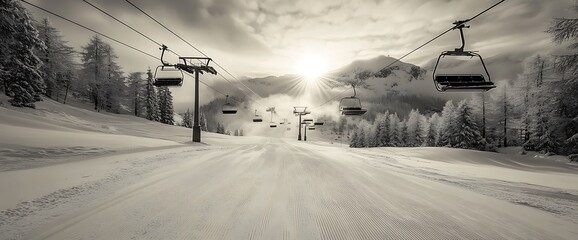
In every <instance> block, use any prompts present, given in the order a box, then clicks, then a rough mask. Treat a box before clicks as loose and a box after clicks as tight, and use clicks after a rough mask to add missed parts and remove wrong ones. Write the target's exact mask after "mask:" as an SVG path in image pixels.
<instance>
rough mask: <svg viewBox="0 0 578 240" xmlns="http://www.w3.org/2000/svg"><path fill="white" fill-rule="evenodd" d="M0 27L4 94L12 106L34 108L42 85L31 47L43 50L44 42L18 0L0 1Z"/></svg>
mask: <svg viewBox="0 0 578 240" xmlns="http://www.w3.org/2000/svg"><path fill="white" fill-rule="evenodd" d="M0 31H1V33H2V34H0V50H1V53H2V54H1V56H0V81H3V82H2V85H3V86H4V91H5V94H6V95H7V96H9V97H11V98H12V99H10V100H9V101H10V104H12V105H13V106H17V107H31V108H34V107H35V104H34V103H35V102H37V101H41V100H42V97H41V94H43V93H44V89H45V88H46V86H45V84H44V81H43V79H42V76H41V72H40V67H41V66H42V62H41V60H40V59H39V58H38V57H37V56H36V55H35V54H34V50H36V51H43V49H44V48H45V46H44V44H42V41H41V40H40V39H39V38H38V31H37V30H36V28H35V27H34V23H33V21H32V18H31V17H30V15H29V13H28V11H26V9H25V8H24V7H23V6H22V5H21V3H20V1H16V0H4V1H2V2H0Z"/></svg>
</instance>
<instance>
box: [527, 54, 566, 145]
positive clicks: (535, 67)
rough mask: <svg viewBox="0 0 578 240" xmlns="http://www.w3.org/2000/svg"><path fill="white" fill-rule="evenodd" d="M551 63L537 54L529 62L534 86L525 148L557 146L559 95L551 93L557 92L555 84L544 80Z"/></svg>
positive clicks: (549, 72) (529, 75)
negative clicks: (528, 135) (528, 132)
mask: <svg viewBox="0 0 578 240" xmlns="http://www.w3.org/2000/svg"><path fill="white" fill-rule="evenodd" d="M550 64H551V62H550V61H548V59H545V58H542V57H540V56H537V57H536V58H535V59H534V60H533V61H532V62H531V64H530V66H529V67H530V69H529V71H530V74H528V77H530V81H531V82H532V83H533V84H535V86H536V87H534V88H532V92H531V94H530V96H531V99H530V103H529V104H530V112H529V115H530V116H531V120H532V121H531V122H530V139H529V140H528V141H527V142H526V143H524V148H525V149H526V150H534V151H543V152H556V151H557V150H558V148H559V144H560V142H559V139H557V138H558V137H557V135H558V134H557V133H558V132H557V121H556V120H557V116H556V110H557V105H558V104H557V103H558V102H559V98H558V97H559V96H555V95H554V94H552V93H555V92H557V90H556V89H555V88H556V84H553V83H551V82H545V78H546V77H547V75H548V74H551V71H548V68H549V65H550Z"/></svg>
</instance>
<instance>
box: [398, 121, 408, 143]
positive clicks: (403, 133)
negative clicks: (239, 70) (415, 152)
mask: <svg viewBox="0 0 578 240" xmlns="http://www.w3.org/2000/svg"><path fill="white" fill-rule="evenodd" d="M397 128H398V129H399V130H398V135H397V141H398V142H399V146H400V147H407V146H408V144H407V120H405V119H403V120H402V121H401V122H399V124H398V125H397Z"/></svg>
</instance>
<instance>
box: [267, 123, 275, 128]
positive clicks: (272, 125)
mask: <svg viewBox="0 0 578 240" xmlns="http://www.w3.org/2000/svg"><path fill="white" fill-rule="evenodd" d="M269 127H270V128H276V127H277V124H274V123H272V124H270V125H269Z"/></svg>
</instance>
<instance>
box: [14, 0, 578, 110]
mask: <svg viewBox="0 0 578 240" xmlns="http://www.w3.org/2000/svg"><path fill="white" fill-rule="evenodd" d="M28 1H30V2H32V3H34V4H37V5H40V6H41V7H43V8H46V9H48V10H51V11H53V12H55V13H58V14H61V15H62V16H64V17H67V18H69V19H71V20H73V21H76V22H78V23H80V24H83V25H85V26H87V27H90V28H93V29H94V30H97V31H99V32H101V33H103V34H106V35H108V36H110V37H113V38H116V39H118V40H120V41H122V42H125V43H127V44H130V45H131V46H134V47H136V48H138V49H141V50H143V51H145V52H147V53H150V54H152V55H155V56H159V57H160V53H161V51H160V50H159V46H158V45H157V44H156V43H154V42H151V41H149V40H147V39H146V38H145V37H143V36H141V35H139V34H138V33H136V32H134V31H132V30H130V29H129V28H127V27H125V26H123V25H121V24H119V23H118V22H116V21H115V20H114V19H112V18H110V17H108V16H106V15H105V14H103V13H101V12H99V11H98V10H96V9H94V8H92V7H91V6H90V5H89V4H87V3H85V2H83V1H82V0H76V1H70V0H28ZM87 1H88V2H90V3H92V4H94V5H96V6H98V7H99V8H101V9H103V10H105V11H106V12H108V13H109V14H111V15H113V16H114V17H116V18H118V19H120V20H122V21H124V22H125V23H127V24H128V25H130V26H131V27H133V28H135V29H137V30H139V31H141V32H142V33H144V34H145V35H147V36H148V37H149V38H151V39H153V40H154V41H156V42H159V43H162V44H165V45H167V46H168V47H169V49H171V50H172V51H173V52H175V53H177V54H179V55H181V56H202V54H201V53H200V52H198V51H197V50H196V49H194V48H193V47H191V46H189V45H188V44H187V43H185V42H184V41H182V40H180V39H179V38H177V37H176V36H174V35H173V34H172V33H170V32H169V31H167V30H166V29H164V28H163V27H161V26H160V25H159V24H157V23H155V22H154V21H153V20H151V19H149V18H148V17H147V16H146V15H144V14H143V13H141V12H140V11H138V10H137V9H136V8H134V7H133V6H131V5H130V4H129V3H127V2H126V1H122V0H87ZM130 1H131V2H132V3H133V4H135V5H137V6H138V7H140V8H141V9H143V10H144V11H146V12H147V13H148V14H150V15H151V16H153V17H154V18H155V19H157V20H158V21H159V22H161V23H163V24H164V25H165V26H167V27H168V28H169V29H170V30H172V31H173V32H175V33H176V34H177V35H179V36H180V37H182V38H183V39H185V40H186V41H187V42H189V43H190V44H192V45H193V46H194V47H195V48H197V49H198V50H200V51H202V52H203V53H204V54H206V55H208V56H209V57H211V58H213V59H214V60H215V61H216V62H217V63H218V64H219V65H221V66H223V67H224V68H225V70H226V71H228V72H229V73H231V75H232V76H231V75H229V74H228V73H226V72H225V70H223V69H220V68H217V71H219V72H220V73H221V74H222V75H223V76H224V77H225V78H227V80H229V81H230V82H234V83H235V84H236V85H234V84H232V85H226V84H227V83H226V82H225V80H224V79H223V78H222V77H207V76H206V75H204V76H202V77H201V79H202V80H204V81H205V82H206V83H207V84H208V85H211V86H213V87H215V86H216V88H218V89H217V90H219V91H220V93H218V92H216V91H214V90H213V91H204V90H203V91H201V95H202V96H201V104H205V103H207V102H209V101H210V100H212V99H214V98H215V97H223V96H222V95H224V94H223V93H225V94H229V93H231V92H233V91H234V89H233V88H236V89H239V88H242V87H240V86H239V84H238V82H237V80H238V79H245V78H256V77H266V76H281V75H284V74H293V73H299V72H300V71H301V69H303V67H304V66H305V69H307V66H310V67H309V69H311V66H315V67H314V68H323V71H328V70H333V69H338V68H340V67H342V66H345V65H347V64H349V63H351V62H353V61H354V60H361V59H371V58H375V57H378V56H390V57H393V58H399V57H401V56H403V55H404V54H406V53H408V52H409V51H411V50H413V49H414V48H416V47H417V46H419V45H421V44H422V43H424V42H426V41H428V40H430V39H431V38H432V37H434V36H436V35H438V34H439V33H441V32H444V31H445V30H447V29H449V28H451V27H452V26H453V25H452V22H453V21H455V20H463V19H466V18H469V17H472V16H474V15H476V14H477V13H479V12H481V11H483V10H484V9H486V8H487V7H489V6H491V5H493V4H495V3H497V2H498V0H315V1H313V0H292V1H289V0H166V1H158V0H130ZM575 3H576V2H575V1H574V0H506V1H505V2H504V3H502V4H501V5H499V6H498V7H496V8H494V9H492V10H490V11H488V12H487V13H485V14H484V15H481V16H480V17H478V18H476V19H475V20H473V21H471V22H470V23H469V25H470V26H471V28H468V29H465V32H466V50H475V51H479V53H480V54H481V55H482V56H484V58H489V59H490V60H493V62H498V63H502V62H503V63H505V64H498V65H500V66H499V68H500V69H491V71H492V72H498V73H499V74H496V75H502V76H503V78H504V77H511V76H516V75H517V74H520V73H521V72H522V71H523V64H524V61H526V60H527V59H529V58H530V57H532V56H535V55H536V54H540V55H550V54H556V53H561V52H563V51H564V49H565V48H564V46H558V45H556V44H554V43H552V41H551V36H550V35H549V34H548V33H546V32H545V30H546V29H547V28H548V26H549V25H550V24H551V21H552V19H553V18H557V17H572V18H575V17H576V13H575V11H573V9H572V7H573V6H574V5H575ZM24 6H26V7H27V9H29V10H30V11H31V12H32V14H33V16H34V17H35V18H36V19H41V18H44V17H48V18H49V20H50V21H51V23H52V25H53V26H54V27H56V28H57V29H58V30H60V31H61V33H62V35H63V38H64V40H66V41H68V42H69V44H70V45H71V46H73V47H75V48H76V49H77V50H78V51H80V50H81V47H82V46H84V45H86V44H87V43H88V41H89V39H90V38H91V37H92V36H94V35H95V34H94V33H92V32H90V31H88V30H85V29H82V28H80V27H78V26H75V25H73V24H71V23H68V22H66V21H63V20H61V19H58V18H56V17H53V16H51V15H49V14H46V13H44V12H42V11H40V10H38V9H36V8H33V7H31V6H29V5H26V4H24ZM105 41H107V42H108V43H110V44H111V45H112V46H113V48H114V50H115V51H116V54H117V55H118V57H119V63H120V65H121V66H122V68H123V71H124V72H125V73H130V72H144V71H146V69H147V68H149V67H150V68H152V69H153V70H154V68H155V67H156V66H158V65H159V64H160V62H159V61H158V60H156V59H154V58H151V57H149V56H146V55H143V54H141V53H139V52H136V51H134V50H132V49H130V48H127V47H125V46H122V45H119V44H117V43H114V42H112V41H109V40H106V39H105ZM459 45H460V38H459V32H457V31H451V32H449V33H448V34H446V35H444V36H442V37H441V38H439V39H437V40H436V41H434V42H432V43H431V44H428V45H427V46H425V47H423V48H422V49H420V50H418V51H416V52H414V53H413V54H411V55H409V56H408V57H406V58H405V59H403V61H404V62H406V63H411V64H415V65H418V66H422V67H427V66H428V65H431V62H432V60H433V59H436V58H437V56H438V55H439V53H440V52H442V51H444V50H452V49H454V48H456V47H459ZM165 61H168V62H171V63H174V62H176V61H178V59H177V58H176V57H175V56H174V55H169V57H168V58H165ZM318 62H322V63H323V64H319V63H318ZM490 63H491V62H490ZM317 66H322V67H317ZM207 78H210V79H207ZM185 82H187V81H185ZM224 86H226V87H224ZM173 89H174V88H173ZM193 89H194V88H193V86H192V84H185V85H183V87H182V88H178V89H174V90H172V91H173V96H175V98H174V99H175V104H176V109H177V110H179V111H185V110H186V108H189V107H190V103H191V102H192V101H193V94H191V93H192V92H193ZM243 91H245V94H246V95H247V96H250V97H254V95H253V94H252V93H250V92H249V90H246V89H243ZM257 99H258V98H257ZM280 99H282V98H280ZM261 105H262V104H261Z"/></svg>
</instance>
